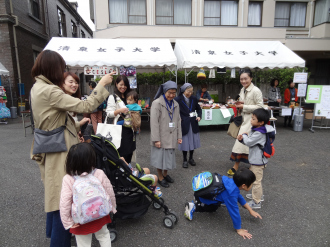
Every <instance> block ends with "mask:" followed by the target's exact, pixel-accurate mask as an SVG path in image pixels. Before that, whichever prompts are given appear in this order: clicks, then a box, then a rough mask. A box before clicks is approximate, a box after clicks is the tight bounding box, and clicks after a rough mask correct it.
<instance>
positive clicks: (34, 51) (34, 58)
mask: <svg viewBox="0 0 330 247" xmlns="http://www.w3.org/2000/svg"><path fill="white" fill-rule="evenodd" d="M40 53H41V52H40V51H37V50H34V49H32V55H33V62H35V61H36V59H37V57H38V55H39V54H40Z"/></svg>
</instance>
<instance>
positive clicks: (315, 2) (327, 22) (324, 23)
mask: <svg viewBox="0 0 330 247" xmlns="http://www.w3.org/2000/svg"><path fill="white" fill-rule="evenodd" d="M316 4H317V1H315V6H314V14H313V27H317V26H319V25H322V24H325V23H330V20H329V21H325V22H322V23H319V24H317V25H315V11H316Z"/></svg>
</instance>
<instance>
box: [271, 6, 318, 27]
mask: <svg viewBox="0 0 330 247" xmlns="http://www.w3.org/2000/svg"><path fill="white" fill-rule="evenodd" d="M277 3H289V4H290V9H289V14H290V15H289V26H275V20H276V19H281V20H283V19H284V18H275V17H274V27H282V28H283V27H290V28H305V27H306V18H307V7H308V6H307V3H308V2H287V1H276V4H277ZM295 3H304V4H306V12H305V22H304V25H303V26H290V21H291V7H292V4H295ZM276 4H275V15H276ZM314 9H315V8H314Z"/></svg>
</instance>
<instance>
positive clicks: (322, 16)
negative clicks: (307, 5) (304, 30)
mask: <svg viewBox="0 0 330 247" xmlns="http://www.w3.org/2000/svg"><path fill="white" fill-rule="evenodd" d="M325 22H330V1H329V0H318V1H316V2H315V14H314V26H316V25H319V24H322V23H325Z"/></svg>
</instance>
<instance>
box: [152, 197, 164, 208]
mask: <svg viewBox="0 0 330 247" xmlns="http://www.w3.org/2000/svg"><path fill="white" fill-rule="evenodd" d="M159 201H160V202H161V203H162V204H163V205H164V200H163V199H162V198H159ZM152 206H153V207H154V209H157V210H159V209H161V208H162V205H161V204H159V203H158V202H153V203H152Z"/></svg>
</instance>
